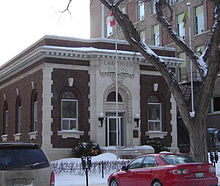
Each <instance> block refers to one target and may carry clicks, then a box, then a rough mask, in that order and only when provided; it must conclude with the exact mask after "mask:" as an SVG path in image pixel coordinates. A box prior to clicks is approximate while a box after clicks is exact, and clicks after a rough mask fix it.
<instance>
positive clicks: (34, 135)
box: [28, 131, 38, 140]
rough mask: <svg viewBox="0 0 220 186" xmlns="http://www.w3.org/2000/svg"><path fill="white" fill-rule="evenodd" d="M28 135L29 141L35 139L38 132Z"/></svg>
mask: <svg viewBox="0 0 220 186" xmlns="http://www.w3.org/2000/svg"><path fill="white" fill-rule="evenodd" d="M28 135H29V137H30V140H33V139H37V135H38V132H37V131H34V132H29V133H28Z"/></svg>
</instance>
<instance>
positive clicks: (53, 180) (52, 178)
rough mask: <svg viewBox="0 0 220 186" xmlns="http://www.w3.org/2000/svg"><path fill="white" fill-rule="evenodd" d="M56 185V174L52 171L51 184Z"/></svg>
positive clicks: (51, 185)
mask: <svg viewBox="0 0 220 186" xmlns="http://www.w3.org/2000/svg"><path fill="white" fill-rule="evenodd" d="M54 185H55V175H54V172H51V177H50V186H54Z"/></svg>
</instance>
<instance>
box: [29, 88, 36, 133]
mask: <svg viewBox="0 0 220 186" xmlns="http://www.w3.org/2000/svg"><path fill="white" fill-rule="evenodd" d="M30 131H31V132H35V131H38V100H37V91H36V90H33V91H32V95H31V125H30Z"/></svg>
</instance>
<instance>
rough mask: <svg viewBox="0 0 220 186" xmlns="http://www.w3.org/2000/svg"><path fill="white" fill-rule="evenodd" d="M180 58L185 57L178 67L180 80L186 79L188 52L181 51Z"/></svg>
mask: <svg viewBox="0 0 220 186" xmlns="http://www.w3.org/2000/svg"><path fill="white" fill-rule="evenodd" d="M178 58H180V59H183V60H184V61H183V63H182V64H180V65H179V68H178V78H179V82H180V81H182V80H186V75H187V74H186V53H185V52H181V53H179V54H178Z"/></svg>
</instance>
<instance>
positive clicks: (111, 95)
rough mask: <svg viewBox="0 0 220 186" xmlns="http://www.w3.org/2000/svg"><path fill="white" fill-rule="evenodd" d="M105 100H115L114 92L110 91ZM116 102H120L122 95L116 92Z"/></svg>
mask: <svg viewBox="0 0 220 186" xmlns="http://www.w3.org/2000/svg"><path fill="white" fill-rule="evenodd" d="M107 101H108V102H115V101H116V92H115V91H113V92H110V93H109V95H108V96H107ZM118 102H122V97H121V95H120V94H119V93H118Z"/></svg>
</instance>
